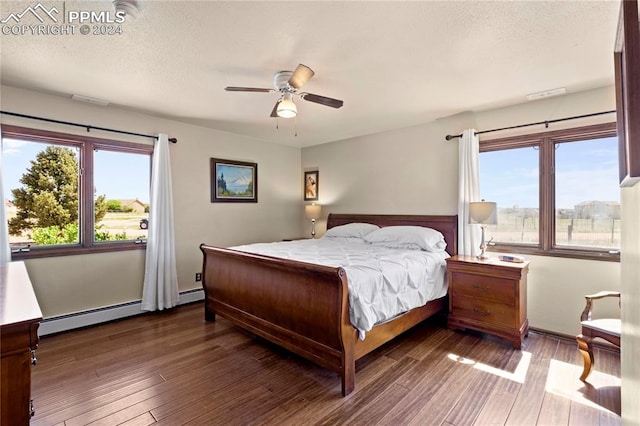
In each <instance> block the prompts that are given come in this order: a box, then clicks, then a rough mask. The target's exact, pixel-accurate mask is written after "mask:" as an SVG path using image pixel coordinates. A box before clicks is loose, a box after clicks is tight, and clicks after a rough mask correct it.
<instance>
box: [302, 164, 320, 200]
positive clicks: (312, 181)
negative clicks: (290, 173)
mask: <svg viewBox="0 0 640 426" xmlns="http://www.w3.org/2000/svg"><path fill="white" fill-rule="evenodd" d="M304 200H305V201H318V171H317V170H315V171H313V172H304Z"/></svg>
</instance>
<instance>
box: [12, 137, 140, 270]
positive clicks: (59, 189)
mask: <svg viewBox="0 0 640 426" xmlns="http://www.w3.org/2000/svg"><path fill="white" fill-rule="evenodd" d="M2 150H3V152H2V154H3V184H4V188H3V190H4V193H5V198H6V200H4V203H5V209H6V212H7V218H8V221H9V243H10V246H11V248H12V256H13V258H14V259H26V258H33V257H45V256H60V255H68V254H81V253H93V252H102V251H115V250H130V249H139V248H142V247H144V242H145V241H146V237H147V226H148V223H149V222H148V212H149V205H148V202H149V186H150V176H151V174H150V169H151V154H152V152H153V146H152V145H147V144H135V143H127V142H120V141H113V140H107V139H97V138H92V137H82V136H75V135H67V134H63V133H54V132H48V131H42V130H34V129H27V128H22V127H15V126H3V127H2Z"/></svg>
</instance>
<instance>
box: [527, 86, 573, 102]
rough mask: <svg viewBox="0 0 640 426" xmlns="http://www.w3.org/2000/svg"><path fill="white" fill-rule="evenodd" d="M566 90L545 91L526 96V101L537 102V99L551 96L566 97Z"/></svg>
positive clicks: (562, 88)
mask: <svg viewBox="0 0 640 426" xmlns="http://www.w3.org/2000/svg"><path fill="white" fill-rule="evenodd" d="M566 94H567V89H566V88H565V87H560V88H559V89H551V90H545V91H544V92H538V93H532V94H530V95H527V100H528V101H537V100H538V99H544V98H550V97H552V96H560V95H566Z"/></svg>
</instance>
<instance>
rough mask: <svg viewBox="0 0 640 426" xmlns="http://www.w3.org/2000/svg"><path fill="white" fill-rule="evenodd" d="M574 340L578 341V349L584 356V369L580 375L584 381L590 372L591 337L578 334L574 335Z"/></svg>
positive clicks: (591, 359) (591, 360) (591, 363)
mask: <svg viewBox="0 0 640 426" xmlns="http://www.w3.org/2000/svg"><path fill="white" fill-rule="evenodd" d="M576 340H577V341H578V350H580V353H581V354H582V357H583V358H584V370H583V371H582V375H581V376H580V380H582V381H583V382H584V381H586V380H587V377H588V376H589V373H591V367H592V366H593V347H592V346H591V342H592V340H593V339H591V338H590V337H586V336H584V335H582V334H580V335H579V336H577V337H576Z"/></svg>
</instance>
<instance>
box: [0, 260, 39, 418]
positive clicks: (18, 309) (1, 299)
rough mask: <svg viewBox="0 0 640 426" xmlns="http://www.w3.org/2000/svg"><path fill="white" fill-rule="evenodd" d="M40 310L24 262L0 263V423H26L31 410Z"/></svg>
mask: <svg viewBox="0 0 640 426" xmlns="http://www.w3.org/2000/svg"><path fill="white" fill-rule="evenodd" d="M40 321H42V312H41V311H40V306H39V305H38V301H37V300H36V296H35V294H34V292H33V287H32V285H31V280H30V279H29V274H28V273H27V268H26V267H25V265H24V262H9V263H7V264H5V265H2V266H0V356H1V358H2V370H1V371H0V376H1V384H0V389H1V390H0V393H1V394H2V395H1V399H0V412H1V414H0V424H1V425H11V426H14V425H28V424H29V419H30V418H31V415H32V412H33V405H32V402H31V365H32V364H35V359H36V358H35V349H36V348H37V347H38V326H39V325H40Z"/></svg>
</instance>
